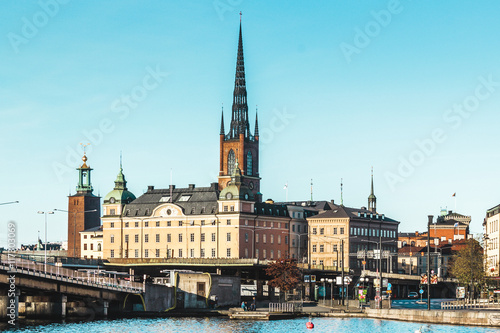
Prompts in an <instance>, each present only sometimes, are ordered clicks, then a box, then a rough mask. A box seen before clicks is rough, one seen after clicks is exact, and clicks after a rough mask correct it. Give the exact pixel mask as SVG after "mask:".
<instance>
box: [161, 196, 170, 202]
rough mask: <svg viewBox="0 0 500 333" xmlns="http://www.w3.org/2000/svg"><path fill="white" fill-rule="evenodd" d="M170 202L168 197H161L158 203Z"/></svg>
mask: <svg viewBox="0 0 500 333" xmlns="http://www.w3.org/2000/svg"><path fill="white" fill-rule="evenodd" d="M169 201H170V196H167V197H161V199H160V202H169Z"/></svg>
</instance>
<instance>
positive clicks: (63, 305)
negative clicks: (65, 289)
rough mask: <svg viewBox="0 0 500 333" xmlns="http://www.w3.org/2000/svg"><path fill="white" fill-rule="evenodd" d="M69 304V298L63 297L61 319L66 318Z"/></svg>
mask: <svg viewBox="0 0 500 333" xmlns="http://www.w3.org/2000/svg"><path fill="white" fill-rule="evenodd" d="M67 302H68V296H66V295H61V317H62V318H66V304H67Z"/></svg>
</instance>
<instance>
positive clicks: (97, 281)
mask: <svg viewBox="0 0 500 333" xmlns="http://www.w3.org/2000/svg"><path fill="white" fill-rule="evenodd" d="M0 266H1V267H2V269H5V270H8V271H11V272H19V273H23V274H27V275H31V276H39V277H44V278H49V279H53V280H59V281H64V282H69V283H75V284H81V285H86V286H91V287H97V288H104V289H109V290H114V291H123V292H133V293H142V292H144V285H143V284H142V283H138V282H133V281H126V280H123V279H119V278H116V277H112V276H111V274H108V276H105V275H100V274H99V273H98V274H92V273H90V272H81V271H75V270H73V269H68V268H63V267H60V266H53V265H50V264H47V265H45V264H44V263H40V262H35V261H31V260H26V259H21V258H16V257H8V255H5V254H2V255H1V256H0Z"/></svg>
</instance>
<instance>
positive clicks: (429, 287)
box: [427, 215, 434, 310]
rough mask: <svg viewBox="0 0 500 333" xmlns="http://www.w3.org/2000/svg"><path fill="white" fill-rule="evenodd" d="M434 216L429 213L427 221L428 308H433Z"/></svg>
mask: <svg viewBox="0 0 500 333" xmlns="http://www.w3.org/2000/svg"><path fill="white" fill-rule="evenodd" d="M433 218H434V216H433V215H429V216H428V219H429V220H428V222H427V310H430V309H431V274H430V273H431V271H430V266H431V255H430V245H431V244H430V243H431V235H430V228H431V224H432V220H433Z"/></svg>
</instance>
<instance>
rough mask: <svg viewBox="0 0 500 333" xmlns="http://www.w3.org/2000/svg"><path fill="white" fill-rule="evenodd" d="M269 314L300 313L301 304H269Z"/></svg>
mask: <svg viewBox="0 0 500 333" xmlns="http://www.w3.org/2000/svg"><path fill="white" fill-rule="evenodd" d="M269 312H281V313H283V312H292V313H293V312H302V302H289V303H269Z"/></svg>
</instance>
